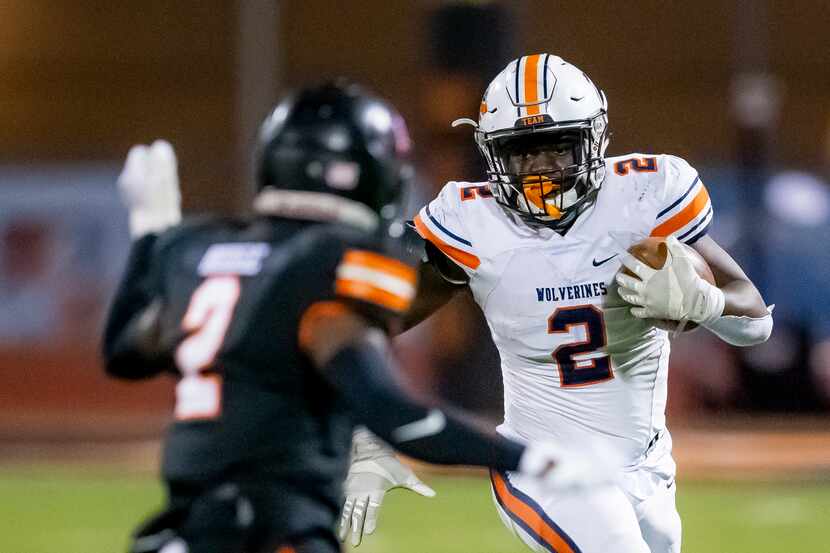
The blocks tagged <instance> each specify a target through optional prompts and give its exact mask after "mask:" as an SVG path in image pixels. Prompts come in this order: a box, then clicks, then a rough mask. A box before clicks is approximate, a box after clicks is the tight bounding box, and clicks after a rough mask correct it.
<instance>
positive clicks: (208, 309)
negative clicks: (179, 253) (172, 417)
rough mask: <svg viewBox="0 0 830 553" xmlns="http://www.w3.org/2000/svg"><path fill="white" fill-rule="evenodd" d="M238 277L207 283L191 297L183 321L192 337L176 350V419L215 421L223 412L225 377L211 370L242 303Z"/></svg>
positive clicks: (216, 278) (224, 277) (211, 280)
mask: <svg viewBox="0 0 830 553" xmlns="http://www.w3.org/2000/svg"><path fill="white" fill-rule="evenodd" d="M239 292H240V284H239V277H236V276H215V277H211V278H208V279H206V280H205V281H204V282H202V284H201V285H200V286H199V287H198V288H196V291H195V292H193V295H192V296H191V297H190V305H188V307H187V313H185V316H184V319H183V320H182V330H184V331H185V332H187V333H189V334H188V336H187V338H185V339H184V340H182V343H181V344H179V347H178V348H176V365H177V366H178V367H179V371H180V372H181V373H182V378H181V380H179V383H178V384H177V385H176V418H177V419H179V420H193V419H214V418H216V417H218V416H219V414H220V412H221V409H222V377H221V376H220V375H219V374H218V373H215V372H211V371H210V369H211V368H212V367H213V364H214V362H215V360H216V355H217V354H218V353H219V349H220V348H221V347H222V342H224V340H225V334H226V333H227V332H228V326H230V324H231V321H232V320H233V311H234V307H236V302H237V301H238V300H239Z"/></svg>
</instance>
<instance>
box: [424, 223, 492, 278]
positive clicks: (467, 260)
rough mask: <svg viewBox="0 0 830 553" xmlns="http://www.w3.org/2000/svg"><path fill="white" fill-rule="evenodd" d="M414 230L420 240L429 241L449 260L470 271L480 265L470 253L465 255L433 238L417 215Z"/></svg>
mask: <svg viewBox="0 0 830 553" xmlns="http://www.w3.org/2000/svg"><path fill="white" fill-rule="evenodd" d="M415 229H416V230H417V231H418V234H420V235H421V238H423V239H424V240H429V241H430V242H432V244H433V245H434V246H435V247H436V248H438V249H439V250H441V251H442V252H444V254H446V255H447V257H449V258H451V259H452V260H454V261H456V262H458V263H460V264H461V265H464V266H465V267H469V268H471V269H478V266H479V265H481V260H480V259H479V258H478V257H476V256H475V255H473V254H471V253H467V252H465V251H464V250H460V249H458V248H454V247H452V246H450V245H449V244H447V243H446V242H444V241H443V240H441V239H440V238H438V237H437V236H435V234H433V232H432V231H431V230H429V228H428V227H427V226H426V225H425V224H424V222H423V221H422V220H421V215H420V214H418V215H416V216H415Z"/></svg>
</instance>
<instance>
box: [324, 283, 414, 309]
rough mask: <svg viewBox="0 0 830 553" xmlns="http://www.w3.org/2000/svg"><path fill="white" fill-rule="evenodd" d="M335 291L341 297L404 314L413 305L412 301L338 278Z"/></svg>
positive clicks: (366, 284) (379, 289)
mask: <svg viewBox="0 0 830 553" xmlns="http://www.w3.org/2000/svg"><path fill="white" fill-rule="evenodd" d="M334 291H335V292H336V293H337V294H339V295H341V296H346V297H349V298H355V299H358V300H361V301H365V302H369V303H374V304H375V305H379V306H381V307H385V308H386V309H390V310H392V311H396V312H398V313H403V312H404V311H406V310H407V309H409V306H410V305H411V304H412V300H411V299H408V298H404V297H401V296H398V295H397V294H393V293H391V292H389V291H387V290H384V289H382V288H378V287H377V286H372V285H371V284H368V283H366V282H361V281H358V280H346V279H342V278H338V279H337V281H335V283H334Z"/></svg>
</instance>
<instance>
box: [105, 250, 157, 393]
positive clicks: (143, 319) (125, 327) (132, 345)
mask: <svg viewBox="0 0 830 553" xmlns="http://www.w3.org/2000/svg"><path fill="white" fill-rule="evenodd" d="M155 243H156V235H153V234H149V235H145V236H143V237H141V238H139V239H138V240H136V241H135V242H134V243H133V247H132V250H131V251H130V256H129V259H128V261H127V267H126V268H125V271H124V277H123V279H122V281H121V284H120V286H119V288H118V292H117V293H116V295H115V299H114V300H113V302H112V305H111V307H110V311H109V315H108V317H107V322H106V326H105V330H104V340H103V344H102V355H103V359H104V365H105V369H106V371H107V373H108V374H110V375H112V376H117V377H120V378H130V379H133V378H144V377H147V376H151V375H153V374H156V373H157V372H158V371H159V368H158V366H157V365H158V364H157V363H155V359H154V357H155V356H154V355H148V353H147V352H148V351H150V350H151V349H152V348H148V347H147V342H148V336H151V335H152V334H153V333H155V325H156V323H157V322H158V321H157V318H158V315H159V311H160V305H156V306H155V307H151V304H152V297H151V295H150V293H149V290H148V289H147V275H148V272H149V270H150V258H151V255H152V251H153V248H154V246H155Z"/></svg>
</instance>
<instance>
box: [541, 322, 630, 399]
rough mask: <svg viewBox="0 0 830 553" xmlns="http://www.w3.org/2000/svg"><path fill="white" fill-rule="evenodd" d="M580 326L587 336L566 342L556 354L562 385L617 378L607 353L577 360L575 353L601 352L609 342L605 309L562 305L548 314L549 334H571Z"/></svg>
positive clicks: (593, 382)
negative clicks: (603, 311)
mask: <svg viewBox="0 0 830 553" xmlns="http://www.w3.org/2000/svg"><path fill="white" fill-rule="evenodd" d="M576 326H583V327H584V328H585V339H584V340H580V341H574V342H569V343H567V344H563V345H561V346H559V347H558V348H556V350H555V351H554V352H553V353H552V356H553V359H554V360H555V361H556V365H557V366H558V367H559V380H560V382H561V386H562V387H563V388H567V387H573V386H588V385H590V384H597V383H599V382H604V381H606V380H610V379H612V378H614V373H613V371H612V370H611V361H610V359H609V358H608V354H607V353H603V354H602V355H601V356H598V357H593V358H591V359H585V360H583V361H575V360H574V356H575V355H584V354H587V353H595V352H600V350H602V348H604V347H605V346H606V344H607V343H608V339H607V337H606V336H605V320H604V319H603V316H602V311H600V310H599V309H598V308H596V307H594V306H593V305H576V306H572V307H560V308H559V309H557V310H556V311H554V312H553V315H551V316H550V317H548V334H559V333H562V332H564V333H570V332H571V330H572V329H573V328H574V327H576Z"/></svg>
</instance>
